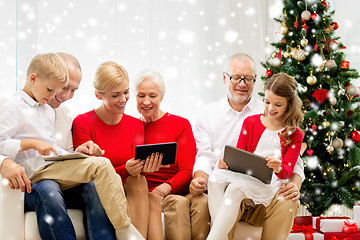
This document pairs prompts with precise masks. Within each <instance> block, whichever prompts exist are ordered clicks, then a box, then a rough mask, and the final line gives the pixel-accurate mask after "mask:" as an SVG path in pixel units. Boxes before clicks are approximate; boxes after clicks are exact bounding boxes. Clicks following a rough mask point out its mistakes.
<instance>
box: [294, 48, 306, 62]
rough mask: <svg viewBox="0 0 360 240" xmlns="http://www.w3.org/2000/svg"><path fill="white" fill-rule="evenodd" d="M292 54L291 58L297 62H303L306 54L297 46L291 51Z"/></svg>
mask: <svg viewBox="0 0 360 240" xmlns="http://www.w3.org/2000/svg"><path fill="white" fill-rule="evenodd" d="M292 52H293V58H295V59H296V60H298V61H303V60H305V58H306V52H305V51H304V50H303V49H301V48H300V46H298V47H297V48H293V49H292Z"/></svg>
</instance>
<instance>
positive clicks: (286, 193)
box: [278, 182, 300, 202]
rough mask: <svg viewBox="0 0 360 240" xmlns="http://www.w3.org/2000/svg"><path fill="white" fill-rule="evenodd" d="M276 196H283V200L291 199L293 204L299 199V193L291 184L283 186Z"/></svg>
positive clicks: (293, 184)
mask: <svg viewBox="0 0 360 240" xmlns="http://www.w3.org/2000/svg"><path fill="white" fill-rule="evenodd" d="M278 194H279V195H280V196H283V197H284V198H285V199H291V200H292V201H294V202H295V201H297V200H299V199H300V191H299V189H298V187H297V186H296V184H295V183H293V182H287V183H285V184H283V185H282V186H281V187H280V189H279V191H278Z"/></svg>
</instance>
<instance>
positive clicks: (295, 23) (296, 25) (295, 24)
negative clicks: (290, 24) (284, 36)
mask: <svg viewBox="0 0 360 240" xmlns="http://www.w3.org/2000/svg"><path fill="white" fill-rule="evenodd" d="M295 18H296V21H295V22H294V28H298V27H299V23H298V16H297V15H296V16H295Z"/></svg>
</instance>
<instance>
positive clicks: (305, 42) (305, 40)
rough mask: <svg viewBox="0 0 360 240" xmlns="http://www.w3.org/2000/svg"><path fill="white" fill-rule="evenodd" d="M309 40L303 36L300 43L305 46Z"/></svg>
mask: <svg viewBox="0 0 360 240" xmlns="http://www.w3.org/2000/svg"><path fill="white" fill-rule="evenodd" d="M308 43H309V41H308V40H307V39H306V38H305V37H304V38H303V39H301V41H300V44H301V46H303V47H305V46H306V45H308Z"/></svg>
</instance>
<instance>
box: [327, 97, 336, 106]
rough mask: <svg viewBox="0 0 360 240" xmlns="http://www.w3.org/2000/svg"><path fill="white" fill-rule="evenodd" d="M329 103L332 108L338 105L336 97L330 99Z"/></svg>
mask: <svg viewBox="0 0 360 240" xmlns="http://www.w3.org/2000/svg"><path fill="white" fill-rule="evenodd" d="M329 103H330V105H331V106H335V105H336V103H337V100H336V98H335V97H330V98H329Z"/></svg>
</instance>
